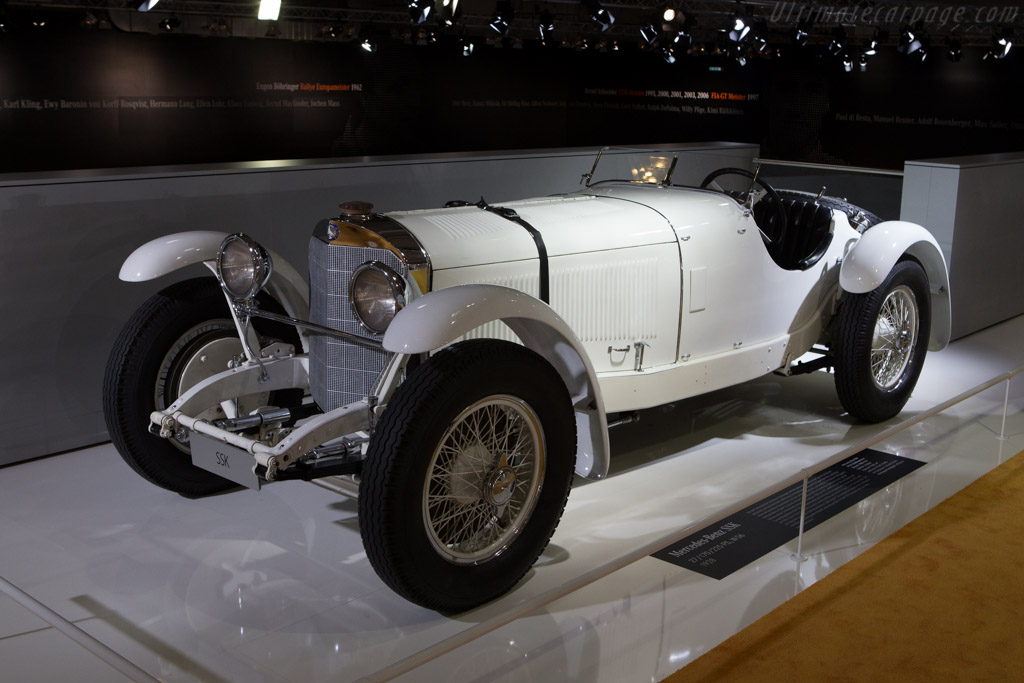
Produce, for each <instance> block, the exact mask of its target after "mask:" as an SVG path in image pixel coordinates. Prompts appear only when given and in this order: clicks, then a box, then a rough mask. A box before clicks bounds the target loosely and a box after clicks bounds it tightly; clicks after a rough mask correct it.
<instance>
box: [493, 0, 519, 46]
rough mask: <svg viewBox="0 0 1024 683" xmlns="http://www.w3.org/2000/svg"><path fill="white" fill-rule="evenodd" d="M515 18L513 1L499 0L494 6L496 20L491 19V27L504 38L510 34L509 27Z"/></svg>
mask: <svg viewBox="0 0 1024 683" xmlns="http://www.w3.org/2000/svg"><path fill="white" fill-rule="evenodd" d="M515 18H516V10H515V7H513V6H512V0H498V2H497V4H496V5H495V6H494V18H493V19H491V23H490V24H489V25H490V27H491V30H492V31H494V32H495V33H497V34H498V35H499V36H503V37H504V36H505V35H507V34H508V29H509V25H510V24H511V23H512V20H513V19H515Z"/></svg>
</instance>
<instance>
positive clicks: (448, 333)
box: [384, 285, 610, 479]
mask: <svg viewBox="0 0 1024 683" xmlns="http://www.w3.org/2000/svg"><path fill="white" fill-rule="evenodd" d="M495 320H501V321H502V322H503V323H505V324H506V325H508V326H509V327H510V328H511V329H512V331H513V332H514V333H515V334H516V336H518V337H519V339H520V341H522V342H523V344H524V345H525V346H526V347H527V348H529V349H531V350H532V351H534V352H536V353H538V354H539V355H540V356H542V357H543V358H544V359H546V360H547V361H548V362H549V363H551V365H552V367H554V368H555V370H556V371H557V372H558V374H559V376H561V378H562V381H563V382H565V386H566V388H567V389H568V391H569V395H570V396H571V397H572V403H573V409H574V410H575V411H576V433H577V447H576V473H577V474H579V475H580V476H583V477H588V478H591V479H601V478H603V477H604V476H605V475H606V474H607V473H608V457H609V452H610V447H609V443H608V418H607V416H606V415H605V412H604V402H603V400H602V398H601V388H600V385H599V384H598V382H597V375H596V373H595V372H594V368H593V366H592V365H591V363H590V359H589V358H588V357H587V354H586V352H585V351H584V350H583V346H582V345H581V344H580V342H579V340H578V339H576V335H575V334H574V333H573V332H572V330H571V329H570V328H569V326H568V325H567V324H566V323H565V321H564V320H562V319H561V318H560V317H559V316H558V314H557V313H555V312H554V311H553V310H551V308H550V307H549V306H548V305H547V304H545V303H544V302H542V301H540V300H539V299H535V298H534V297H532V296H529V295H527V294H523V293H522V292H518V291H516V290H514V289H509V288H507V287H498V286H495V285H458V286H455V287H448V288H445V289H441V290H437V291H435V292H430V293H429V294H426V295H425V296H422V297H420V298H418V299H416V300H415V301H414V302H412V303H411V304H409V305H408V306H406V307H405V308H404V309H403V310H402V311H401V312H400V313H399V314H398V315H397V316H395V319H394V320H393V321H392V323H391V325H390V326H389V327H388V330H387V332H386V333H385V334H384V348H385V349H387V350H388V351H392V352H395V353H405V354H417V353H426V352H428V351H433V350H435V349H439V348H441V347H443V346H447V345H448V344H450V343H452V342H454V341H455V340H456V339H458V338H459V337H461V336H463V335H464V334H466V333H468V332H470V331H472V330H474V329H476V328H477V327H479V326H481V325H485V324H487V323H489V322H494V321H495Z"/></svg>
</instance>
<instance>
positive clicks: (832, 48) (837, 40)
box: [826, 26, 846, 57]
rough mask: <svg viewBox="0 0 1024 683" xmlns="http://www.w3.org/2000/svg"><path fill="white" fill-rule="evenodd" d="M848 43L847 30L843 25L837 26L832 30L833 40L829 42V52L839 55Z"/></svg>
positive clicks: (835, 55)
mask: <svg viewBox="0 0 1024 683" xmlns="http://www.w3.org/2000/svg"><path fill="white" fill-rule="evenodd" d="M845 44H846V31H845V30H843V27H842V26H836V28H835V29H834V30H833V31H832V42H830V43H829V44H828V48H826V49H827V50H828V53H829V54H830V55H832V56H833V57H838V56H839V55H840V54H842V52H843V46H844V45H845Z"/></svg>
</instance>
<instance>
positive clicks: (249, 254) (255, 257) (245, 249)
mask: <svg viewBox="0 0 1024 683" xmlns="http://www.w3.org/2000/svg"><path fill="white" fill-rule="evenodd" d="M273 267H274V264H273V263H272V262H271V260H270V254H268V253H267V250H266V249H264V248H263V247H261V246H260V245H259V244H258V243H257V242H256V240H254V239H252V238H251V237H249V236H248V235H243V234H241V233H236V234H234V235H228V236H227V237H225V238H224V241H223V242H221V243H220V250H219V251H218V252H217V277H218V278H220V283H221V286H222V287H224V291H226V292H227V293H228V296H230V297H231V298H232V300H234V301H239V302H244V301H249V300H251V299H252V298H253V297H255V296H256V295H257V294H258V293H259V291H260V290H261V289H263V285H265V284H267V280H269V279H270V272H271V270H273Z"/></svg>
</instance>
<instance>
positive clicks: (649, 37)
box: [640, 24, 658, 45]
mask: <svg viewBox="0 0 1024 683" xmlns="http://www.w3.org/2000/svg"><path fill="white" fill-rule="evenodd" d="M640 37H641V38H643V39H644V42H645V43H647V44H648V45H653V44H654V41H656V40H657V39H658V29H656V28H654V24H647V25H646V26H642V27H641V28H640Z"/></svg>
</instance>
